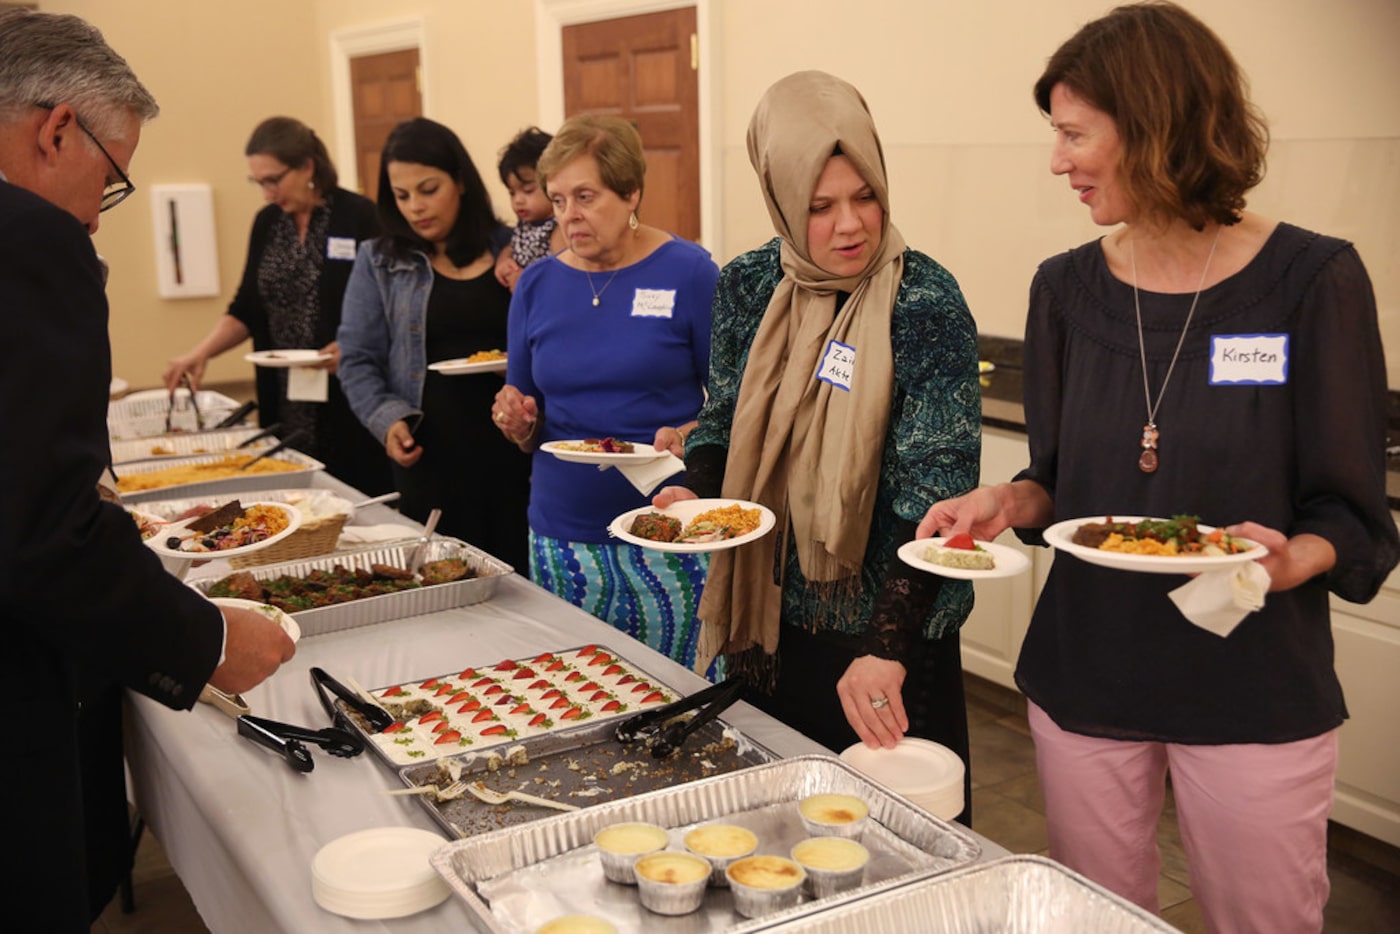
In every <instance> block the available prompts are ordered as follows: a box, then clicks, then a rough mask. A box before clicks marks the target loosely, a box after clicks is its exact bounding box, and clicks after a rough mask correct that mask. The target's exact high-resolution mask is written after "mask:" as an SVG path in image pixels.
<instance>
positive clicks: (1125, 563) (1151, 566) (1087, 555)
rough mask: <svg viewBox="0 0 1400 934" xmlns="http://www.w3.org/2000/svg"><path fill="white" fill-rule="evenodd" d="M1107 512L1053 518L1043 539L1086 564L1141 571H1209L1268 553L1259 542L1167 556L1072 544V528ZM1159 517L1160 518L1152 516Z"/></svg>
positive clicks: (1205, 529)
mask: <svg viewBox="0 0 1400 934" xmlns="http://www.w3.org/2000/svg"><path fill="white" fill-rule="evenodd" d="M1112 518H1113V521H1114V522H1140V521H1142V519H1144V518H1150V517H1144V516H1113V517H1112ZM1108 519H1109V517H1108V516H1089V517H1086V518H1083V519H1066V520H1064V521H1063V522H1056V523H1055V524H1054V525H1052V526H1050V528H1048V529H1046V530H1045V531H1044V532H1043V533H1041V534H1043V535H1044V536H1045V541H1046V543H1047V544H1048V545H1050V547H1051V548H1054V549H1056V550H1057V551H1063V552H1065V553H1067V554H1071V555H1074V556H1075V557H1076V558H1082V559H1083V560H1085V561H1088V562H1089V563H1090V564H1097V565H1100V566H1102V567H1106V568H1115V569H1117V570H1120V571H1141V572H1143V573H1146V574H1205V573H1208V572H1210V571H1219V570H1221V569H1222V568H1228V567H1230V566H1231V565H1233V564H1239V563H1241V562H1243V561H1258V560H1259V559H1260V558H1262V557H1264V556H1265V555H1267V554H1268V553H1269V549H1267V548H1265V547H1264V546H1263V545H1254V547H1253V548H1250V549H1249V550H1248V551H1242V552H1240V553H1239V554H1237V555H1218V556H1210V555H1186V556H1177V557H1170V556H1167V555H1130V554H1124V553H1123V552H1119V551H1103V550H1102V549H1099V548H1090V547H1088V546H1087V545H1076V544H1075V543H1074V542H1073V541H1071V540H1070V539H1072V538H1073V537H1074V533H1075V531H1076V530H1077V529H1078V528H1079V527H1080V526H1081V525H1083V524H1084V523H1086V522H1106V521H1108ZM1156 521H1158V522H1160V521H1163V520H1161V519H1158V520H1156ZM1197 528H1199V529H1200V530H1201V531H1202V532H1211V531H1213V530H1214V529H1215V526H1213V525H1205V524H1203V523H1200V524H1198V525H1197Z"/></svg>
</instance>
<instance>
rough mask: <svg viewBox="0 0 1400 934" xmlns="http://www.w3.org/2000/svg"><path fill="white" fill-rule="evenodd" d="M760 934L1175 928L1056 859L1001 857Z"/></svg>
mask: <svg viewBox="0 0 1400 934" xmlns="http://www.w3.org/2000/svg"><path fill="white" fill-rule="evenodd" d="M761 930H763V931H794V932H795V931H801V932H802V934H861V932H869V934H886V932H890V931H948V932H969V934H970V932H981V931H989V932H990V931H996V932H998V934H1003V932H1004V934H1061V932H1063V934H1079V932H1082V931H1093V932H1094V934H1134V932H1140V931H1175V930H1176V928H1174V927H1172V926H1171V925H1170V924H1167V923H1166V922H1165V921H1163V920H1162V919H1161V918H1158V917H1156V916H1154V915H1151V914H1149V913H1148V912H1146V911H1144V910H1142V909H1141V908H1139V907H1138V906H1137V905H1134V904H1132V903H1131V902H1129V901H1127V900H1126V899H1124V898H1121V897H1119V896H1117V895H1114V894H1113V893H1112V892H1110V891H1108V890H1107V889H1105V888H1103V887H1102V886H1100V885H1096V884H1095V883H1093V882H1090V881H1089V880H1088V879H1086V878H1084V877H1083V876H1081V875H1079V874H1078V873H1077V872H1074V871H1073V870H1071V869H1067V868H1066V867H1064V866H1061V865H1060V864H1059V863H1057V862H1055V861H1053V860H1050V859H1046V858H1045V857H1043V856H1005V857H1002V858H1001V859H998V860H994V861H992V862H989V863H984V864H982V865H980V866H970V867H967V868H964V869H959V870H957V871H955V872H950V873H948V874H946V875H942V876H938V877H937V878H933V879H926V880H923V881H920V882H915V883H911V884H910V885H905V886H901V887H899V888H896V889H891V890H888V891H885V892H880V893H878V894H874V895H871V896H869V897H867V898H862V899H860V900H859V901H855V902H851V903H849V904H845V905H841V906H838V907H834V908H832V909H831V910H829V911H824V912H822V913H820V914H817V915H814V916H812V917H809V918H803V919H801V920H800V921H794V920H787V921H783V922H781V923H777V924H772V925H769V926H766V927H763V928H761Z"/></svg>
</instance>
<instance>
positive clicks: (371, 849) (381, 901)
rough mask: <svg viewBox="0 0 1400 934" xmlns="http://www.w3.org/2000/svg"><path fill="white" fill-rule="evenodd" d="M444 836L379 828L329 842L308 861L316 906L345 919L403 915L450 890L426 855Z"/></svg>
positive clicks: (428, 904)
mask: <svg viewBox="0 0 1400 934" xmlns="http://www.w3.org/2000/svg"><path fill="white" fill-rule="evenodd" d="M443 843H444V841H443V839H442V837H440V836H438V835H437V834H435V833H431V832H429V831H427V830H418V829H417V828H414V827H377V828H374V829H372V830H361V831H359V832H357V833H352V834H347V835H345V836H343V837H340V838H339V839H336V840H332V841H331V842H330V843H327V844H326V845H325V846H323V847H321V849H320V850H319V851H317V853H316V856H315V858H313V859H312V861H311V893H312V895H313V896H314V897H315V899H316V904H318V905H320V906H321V907H322V908H324V909H326V910H327V911H331V912H334V913H336V914H339V915H344V916H345V917H348V918H363V919H373V918H401V917H404V916H405V915H411V914H415V913H417V912H420V911H423V910H425V909H427V908H431V907H433V906H434V905H437V904H439V903H440V902H442V901H443V900H444V899H446V898H447V896H448V895H450V894H451V892H452V890H451V888H449V887H448V885H447V882H446V881H445V880H444V879H443V878H442V877H441V876H439V875H438V873H437V871H436V870H435V869H434V868H433V866H432V864H431V863H430V862H429V859H430V858H431V857H432V855H433V853H435V852H437V850H438V849H439V848H440V847H441V846H442V845H443Z"/></svg>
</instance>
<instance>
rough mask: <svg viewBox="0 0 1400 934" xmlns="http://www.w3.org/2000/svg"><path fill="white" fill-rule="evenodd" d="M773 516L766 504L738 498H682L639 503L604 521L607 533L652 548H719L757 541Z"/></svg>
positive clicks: (768, 529)
mask: <svg viewBox="0 0 1400 934" xmlns="http://www.w3.org/2000/svg"><path fill="white" fill-rule="evenodd" d="M775 524H777V517H776V516H774V515H773V510H771V509H769V508H768V507H767V506H762V505H759V504H758V503H751V502H749V501H748V500H742V499H683V500H681V501H680V502H677V503H672V504H671V505H670V506H668V507H666V508H665V509H654V508H653V507H651V506H643V507H642V508H640V509H632V510H629V511H628V512H624V513H623V514H622V515H620V516H618V517H617V518H616V519H614V520H613V521H612V522H611V523H609V524H608V534H609V535H612V536H613V537H614V538H620V539H622V540H623V541H624V542H628V543H630V544H633V545H641V546H642V547H643V548H651V549H654V550H656V551H673V552H681V553H692V554H693V553H698V552H704V551H723V550H724V549H726V548H735V547H737V546H739V545H745V544H748V543H749V542H752V541H757V540H758V539H760V538H762V537H763V536H765V535H767V534H768V533H769V532H771V531H772V530H773V526H774V525H775Z"/></svg>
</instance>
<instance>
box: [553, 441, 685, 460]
mask: <svg viewBox="0 0 1400 934" xmlns="http://www.w3.org/2000/svg"><path fill="white" fill-rule="evenodd" d="M540 450H541V451H544V452H545V453H546V454H553V455H554V456H555V457H557V458H559V459H560V460H561V461H569V462H571V463H574V464H598V465H601V466H604V467H610V466H613V465H616V464H625V463H628V462H632V463H640V462H642V461H654V460H656V459H657V458H658V457H665V456H666V454H667V453H668V452H666V451H658V450H657V449H656V448H655V447H653V446H652V443H651V442H650V441H621V440H619V439H617V438H583V439H582V440H579V441H546V442H545V443H544V444H541V445H540Z"/></svg>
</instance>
